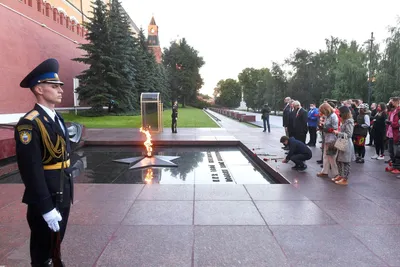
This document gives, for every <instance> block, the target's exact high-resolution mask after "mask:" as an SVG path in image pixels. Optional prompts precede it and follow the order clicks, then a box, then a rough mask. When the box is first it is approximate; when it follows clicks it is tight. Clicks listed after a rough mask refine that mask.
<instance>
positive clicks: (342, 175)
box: [332, 106, 355, 185]
mask: <svg viewBox="0 0 400 267" xmlns="http://www.w3.org/2000/svg"><path fill="white" fill-rule="evenodd" d="M339 112H340V113H339V117H340V120H341V122H342V124H341V126H340V131H338V130H336V131H335V132H334V133H335V134H336V135H337V136H338V139H337V141H336V143H335V147H336V148H337V149H338V151H339V152H338V156H337V159H336V160H337V165H338V169H339V175H337V176H336V177H335V178H333V179H332V181H333V182H334V183H336V184H338V185H347V184H348V182H347V179H348V178H349V174H350V162H351V161H353V160H354V159H355V152H354V145H353V141H352V138H351V137H352V136H353V131H354V120H353V118H352V115H351V111H350V109H349V108H348V107H346V106H342V107H340V108H339Z"/></svg>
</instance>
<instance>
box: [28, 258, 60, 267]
mask: <svg viewBox="0 0 400 267" xmlns="http://www.w3.org/2000/svg"><path fill="white" fill-rule="evenodd" d="M32 267H53V260H52V259H48V260H47V261H46V262H44V263H42V264H32ZM61 267H65V264H64V262H63V261H62V260H61Z"/></svg>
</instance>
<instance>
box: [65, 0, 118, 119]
mask: <svg viewBox="0 0 400 267" xmlns="http://www.w3.org/2000/svg"><path fill="white" fill-rule="evenodd" d="M92 8H93V11H92V12H91V13H92V14H93V16H92V18H90V22H89V23H85V24H84V26H85V27H86V29H87V30H88V31H87V33H86V36H85V38H86V40H87V41H88V43H86V44H81V45H80V46H79V48H80V49H82V50H84V51H85V52H86V54H85V55H83V57H81V58H75V59H73V60H74V61H78V62H82V63H84V64H86V65H88V66H89V68H88V69H87V70H85V71H83V73H82V74H81V75H79V76H77V78H78V79H79V87H78V88H77V89H76V92H77V93H78V94H79V100H81V101H83V102H85V103H86V104H88V105H90V106H91V107H92V111H94V113H97V114H100V113H102V111H103V106H104V105H107V103H108V102H109V100H110V98H112V95H111V94H110V92H111V91H112V85H111V84H110V83H108V76H109V72H110V69H111V66H110V63H111V57H110V36H109V28H108V25H107V8H106V5H105V4H104V3H103V1H102V0H95V1H93V2H92Z"/></svg>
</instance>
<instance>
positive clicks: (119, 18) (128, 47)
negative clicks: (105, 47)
mask: <svg viewBox="0 0 400 267" xmlns="http://www.w3.org/2000/svg"><path fill="white" fill-rule="evenodd" d="M108 23H109V28H110V40H111V47H110V49H111V58H112V72H110V75H109V79H108V80H109V83H110V84H111V85H112V91H111V93H112V96H113V98H114V100H116V101H117V103H118V105H117V109H118V110H120V111H123V112H126V111H131V110H133V109H137V108H138V101H137V89H136V87H135V72H136V69H135V66H136V65H137V61H136V59H135V45H136V42H135V39H134V37H133V36H132V32H131V30H130V24H129V20H128V17H127V15H126V14H125V12H123V11H122V6H121V3H120V1H119V0H113V1H112V2H111V6H110V11H109V16H108Z"/></svg>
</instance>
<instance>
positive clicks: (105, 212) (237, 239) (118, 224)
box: [0, 113, 400, 267]
mask: <svg viewBox="0 0 400 267" xmlns="http://www.w3.org/2000/svg"><path fill="white" fill-rule="evenodd" d="M213 114H214V115H215V116H216V117H218V118H220V121H219V122H218V123H219V124H220V125H221V126H222V127H223V129H180V128H178V134H176V135H172V134H170V133H169V131H168V129H166V130H165V132H164V133H162V134H160V135H157V136H155V137H154V139H155V140H157V139H161V140H164V141H166V142H167V141H168V140H170V139H172V138H175V139H180V140H184V139H185V138H189V139H190V140H192V141H194V142H195V141H196V140H201V139H206V140H210V139H212V140H218V138H219V139H223V140H236V139H237V140H240V141H241V142H242V143H244V144H245V145H246V146H247V147H248V148H249V149H253V148H255V149H256V150H255V151H256V152H257V153H271V154H276V155H278V156H284V152H283V151H282V150H281V144H280V143H279V138H280V136H281V135H282V134H283V129H282V128H273V129H272V132H271V133H263V132H262V129H259V128H252V127H247V126H246V125H244V124H242V123H239V122H237V121H234V120H232V119H229V118H226V117H223V116H222V115H219V114H216V113H213ZM275 119H276V120H279V118H275ZM178 126H179V125H178ZM132 132H133V131H132V130H124V129H118V130H115V129H102V130H97V129H88V130H87V135H86V138H87V140H88V141H91V140H92V141H97V142H98V141H115V140H117V139H118V140H120V139H123V140H131V139H132ZM173 136H174V137H173ZM218 136H219V137H218ZM221 136H224V137H223V138H222V137H221ZM312 150H313V153H314V157H313V159H312V160H310V161H309V162H308V166H309V168H308V170H307V171H306V172H303V173H299V172H296V171H293V170H292V169H291V166H292V164H282V163H279V162H277V163H275V162H269V163H268V164H269V165H270V166H271V168H273V169H274V170H277V171H278V172H280V173H281V174H282V175H283V176H284V177H285V178H286V179H287V180H289V181H290V182H291V184H271V185H256V184H251V185H248V184H244V185H238V184H237V185H199V184H194V185H159V184H152V185H142V184H77V185H76V201H75V204H74V205H73V207H72V210H71V217H70V224H69V226H68V229H67V233H66V238H65V241H64V243H63V247H62V249H63V255H64V259H65V261H66V263H67V266H174V267H175V266H249V267H253V266H277V267H281V266H293V267H297V266H305V267H306V266H307V267H308V266H316V267H317V266H318V267H320V266H346V267H347V266H360V267H361V266H369V267H372V266H375V267H378V266H400V253H399V243H400V242H399V241H400V227H399V224H400V194H399V190H400V179H397V178H396V176H395V175H392V174H388V173H385V172H384V167H385V166H384V163H383V162H382V161H377V160H371V159H369V158H370V156H371V155H372V151H371V150H372V148H368V152H367V156H366V163H365V164H362V165H361V164H355V163H354V164H352V172H351V176H350V180H349V183H350V184H349V186H347V187H343V186H338V185H335V184H333V183H332V182H331V181H330V180H327V179H321V178H318V177H316V173H317V172H318V171H319V170H320V167H319V165H318V164H316V163H315V161H316V160H317V159H319V158H320V149H318V148H312ZM22 191H23V185H21V184H1V185H0V266H1V265H5V266H29V252H28V251H29V250H28V247H29V246H28V240H29V239H28V238H29V236H28V234H29V229H28V227H27V223H26V220H25V212H26V206H25V205H24V204H22V203H20V202H21V201H20V200H21V195H22Z"/></svg>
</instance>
